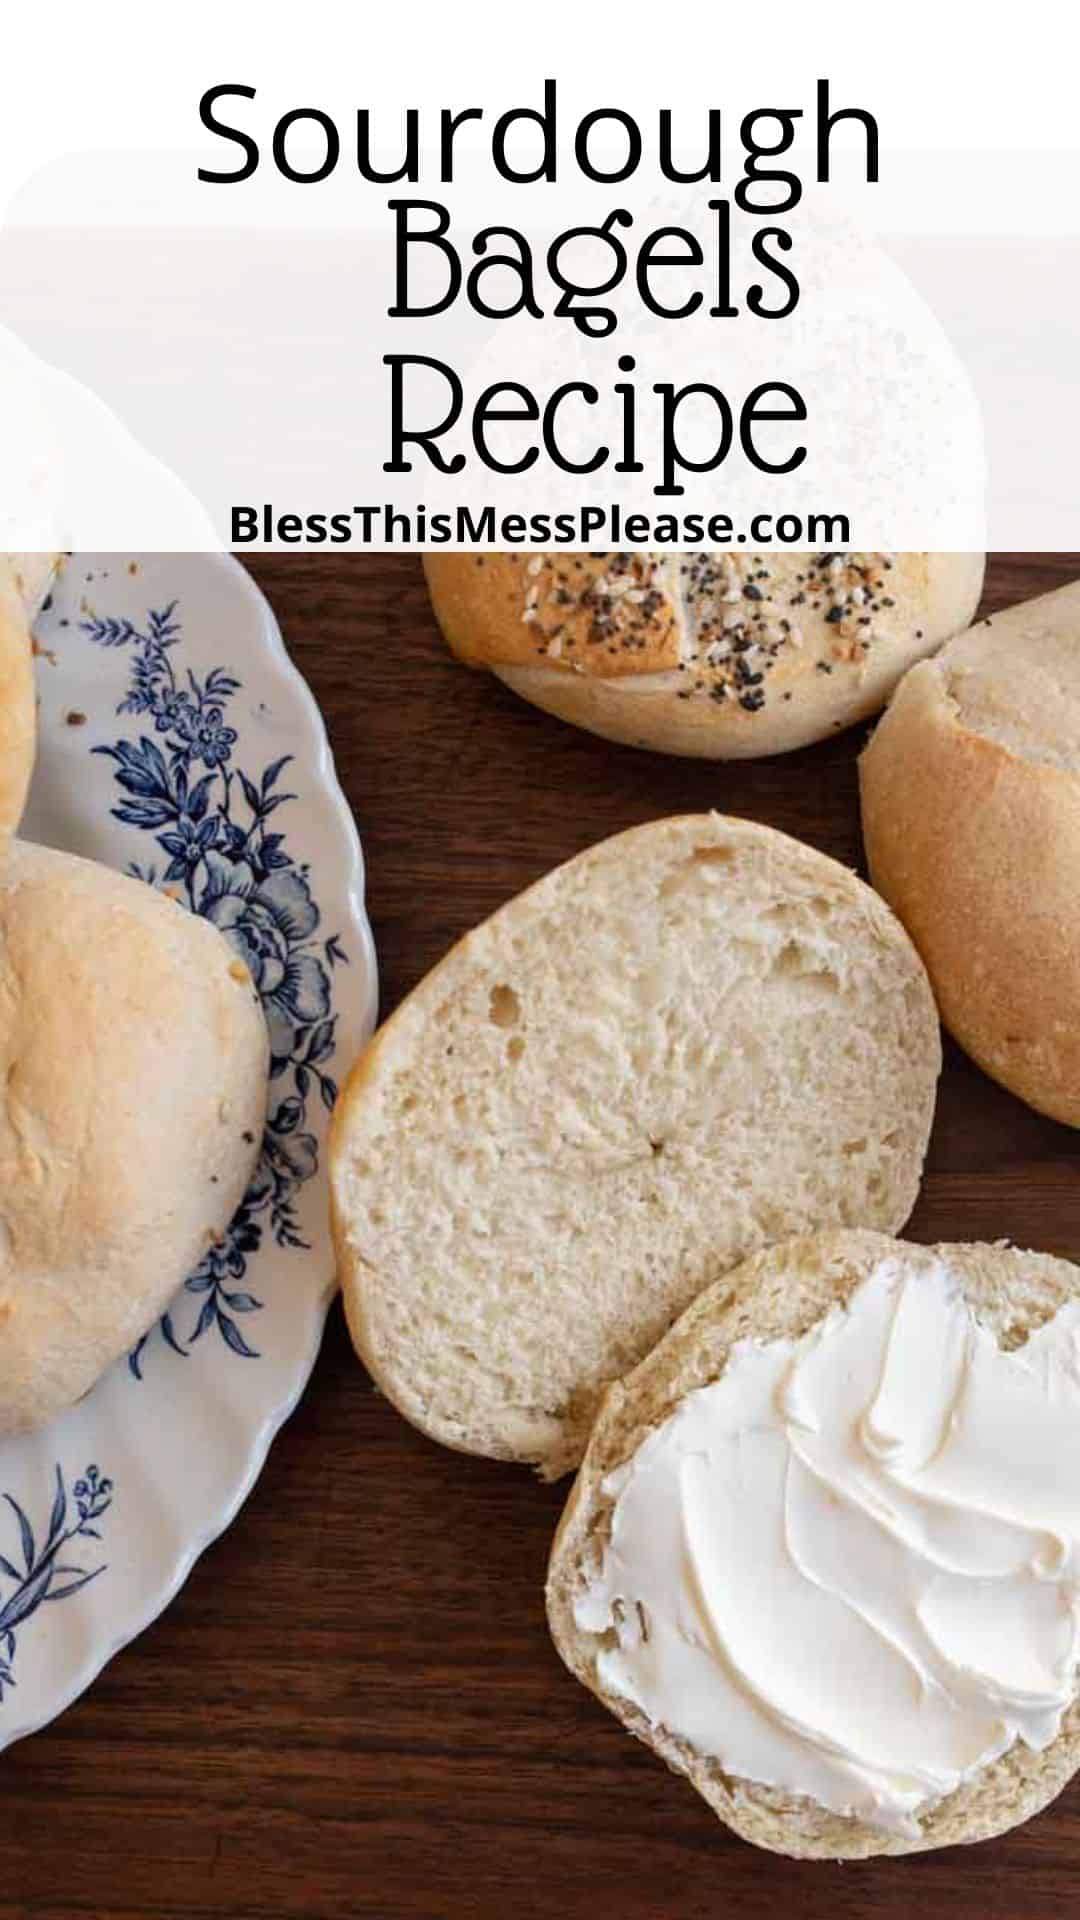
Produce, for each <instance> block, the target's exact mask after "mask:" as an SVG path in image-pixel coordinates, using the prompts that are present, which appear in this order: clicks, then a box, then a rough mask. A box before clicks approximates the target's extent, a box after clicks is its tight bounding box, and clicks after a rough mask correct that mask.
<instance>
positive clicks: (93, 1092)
mask: <svg viewBox="0 0 1080 1920" xmlns="http://www.w3.org/2000/svg"><path fill="white" fill-rule="evenodd" d="M268 1055H269V1048H268V1040H267V1032H266V1023H265V1020H264V1018H263V1013H262V1009H261V1006H260V1004H259V1000H258V997H257V995H256V993H255V990H254V986H253V983H252V980H251V977H250V975H249V973H248V971H247V969H246V967H245V966H244V965H243V963H242V961H240V960H239V959H238V957H237V956H236V954H235V953H234V952H233V951H232V949H231V948H230V946H229V945H228V943H227V941H226V940H225V938H224V936H223V935H222V934H220V933H219V932H218V930H217V929H216V928H215V927H213V926H211V925H210V923H209V922H208V921H205V920H201V919H199V918H198V917H197V916H196V915H195V914H192V913H189V912H188V911H187V910H186V909H185V908H184V907H182V906H179V905H177V904H176V903H175V902H174V901H173V900H171V899H169V898H168V897H167V896H166V895H165V894H164V893H161V892H158V891H157V890H156V889H154V888H153V887H149V886H146V885H144V884H143V883H142V882H141V881H136V880H131V879H128V878H126V877H125V876H124V875H121V874H117V873H114V872H112V871H111V870H110V869H108V868H105V867H98V866H95V865H94V864H93V863H92V862H90V861H87V860H80V859H76V858H74V857H73V856H71V855H69V854H63V853H56V852H53V851H51V850H48V849H46V848H43V847H35V846H29V845H26V844H24V843H22V842H19V841H16V842H14V844H13V845H12V847H11V848H10V850H9V852H8V854H7V857H6V858H5V859H4V861H3V862H2V864H0V1433H11V1432H16V1431H19V1430H21V1429H23V1428H28V1427H33V1426H37V1425H40V1424H41V1423H42V1422H44V1421H46V1420H49V1419H51V1418H52V1416H53V1415H54V1414H57V1413H59V1412H60V1411H62V1409H63V1408H65V1407H67V1406H69V1405H71V1404H72V1403H73V1402H74V1401H75V1400H78V1399H79V1398H80V1397H81V1396H82V1395H83V1394H84V1393H85V1392H87V1390H88V1389H89V1388H90V1387H91V1386H93V1384H94V1382H95V1380H96V1379H97V1378H98V1376H99V1375H100V1374H101V1373H102V1372H103V1371H104V1369H105V1368H106V1367H107V1366H108V1365H109V1364H110V1362H112V1361H113V1360H115V1359H117V1358H118V1357H119V1356H120V1355H121V1354H122V1353H124V1352H125V1351H126V1350H127V1349H128V1347H129V1346H130V1345H131V1344H132V1342H133V1341H135V1340H137V1339H138V1338H139V1336H140V1335H141V1334H142V1333H144V1332H145V1331H146V1329H147V1327H149V1326H150V1325H151V1324H152V1323H153V1321H154V1319H155V1318H156V1316H157V1315H158V1314H159V1313H160V1312H161V1311H162V1310H163V1308H164V1307H165V1306H166V1304H167V1302H168V1300H169V1298H170V1295H171V1294H172V1293H173V1292H174V1291H175V1289H176V1288H177V1287H178V1286H180V1285H181V1283H182V1282H183V1281H184V1280H185V1278H186V1277H187V1276H188V1274H189V1273H191V1272H192V1271H193V1270H194V1269H195V1268H196V1267H197V1266H198V1264H199V1262H200V1261H201V1260H202V1259H203V1258H204V1256H205V1255H206V1253H207V1250H208V1249H209V1247H210V1246H211V1245H212V1244H213V1243H214V1242H215V1241H217V1240H218V1239H219V1238H220V1237H221V1236H222V1235H223V1234H224V1232H225V1231H226V1229H227V1227H228V1225H229V1222H230V1220H231V1219H232V1216H233V1214H234V1213H235V1211H236V1209H237V1207H238V1206H239V1203H240V1201H241V1199H242V1198H243V1195H244V1192H245V1190H246V1187H247V1183H248V1180H249V1178H250V1175H251V1172H252V1169H253V1167H254V1164H255V1161H256V1158H257V1156H258V1152H259V1146H260V1142H261V1138H262V1128H263V1121H264V1116H265V1109H266V1088H267V1071H268Z"/></svg>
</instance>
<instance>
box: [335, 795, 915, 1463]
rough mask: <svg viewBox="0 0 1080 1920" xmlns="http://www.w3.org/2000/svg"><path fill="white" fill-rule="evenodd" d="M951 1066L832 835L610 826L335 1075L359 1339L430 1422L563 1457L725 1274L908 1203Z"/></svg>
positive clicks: (478, 937)
mask: <svg viewBox="0 0 1080 1920" xmlns="http://www.w3.org/2000/svg"><path fill="white" fill-rule="evenodd" d="M940 1065H941V1050H940V1041H939V1036H938V1020H937V1013H936V1010H935V1008H934V1003H933V1000H932V998H931V994H930V989H929V986H928V984H927V980H926V975H925V973H924V971H923V968H922V966H921V964H920V962H919V959H918V956H917V954H916V953H915V951H914V949H913V948H912V946H911V943H910V941H909V940H908V939H907V937H906V935H905V934H904V931H903V928H902V927H901V926H900V925H899V923H898V922H897V921H896V920H895V919H894V918H893V916H892V914H890V913H889V911H888V908H887V907H886V906H885V905H884V903H883V902H882V901H881V900H880V899H879V898H878V896H877V895H876V894H875V893H874V892H873V891H872V889H871V888H869V887H867V886H866V885H865V884H864V883H863V882H862V881H861V880H858V879H857V878H856V877H855V875H854V874H853V873H850V872H849V871H848V870H847V868H846V867H842V866H841V865H840V864H839V863H838V862H837V861H835V860H830V859H828V858H827V857H826V856H825V855H824V854H822V853H819V852H817V851H816V850H815V849H814V848H813V847H807V846H803V845H802V844H801V843H800V842H799V841H797V840H792V839H789V838H788V836H787V835H786V834H782V833H776V832H774V831H773V830H772V829H771V828H769V827H764V826H758V825H756V824H754V823H753V822H751V821H747V820H734V819H728V818H725V817H723V816H722V815H718V814H705V815H687V816H682V817H678V818H674V819H667V820H656V821H652V822H650V823H649V824H648V825H646V826H640V827H635V828H632V829H631V830H630V831H629V832H627V833H622V834H618V835H616V836H615V837H614V838H613V839H610V840H604V841H601V842H600V844H599V845H597V846H594V847H591V848H589V849H588V851H586V852H585V853H582V854H579V855H578V856H577V858H576V859H574V860H571V861H569V862H567V864H566V865H565V866H561V867H557V868H556V869H555V870H554V871H553V872H551V873H549V874H547V875H546V876H545V878H544V879H542V880H540V881H538V882H537V884H536V885H535V886H533V887H531V888H530V889H529V890H528V891H527V892H526V893H524V894H521V895H519V896H518V898H517V899H515V900H511V901H509V902H508V903H507V904H506V905H505V906H503V907H502V908H500V910H499V911H498V912H497V913H496V914H495V915H494V916H493V917H492V918H491V919H490V920H488V921H486V922H485V923H484V924H483V925H482V926H479V927H477V928H476V929H474V931H473V932H472V933H470V934H467V935H466V937H465V939H464V940H462V941H460V942H459V943H458V945H457V946H456V947H454V948H453V949H452V951H451V952H450V953H449V954H448V955H447V956H446V958H445V959H444V960H443V961H441V962H440V964H439V965H438V966H437V967H436V968H435V969H434V971H433V972H432V973H430V974H429V975H428V976H427V978H426V979H425V980H423V981H421V983H420V985H419V986H418V987H417V988H416V989H415V990H414V991H413V993H412V994H410V996H409V997H408V999H407V1000H405V1001H404V1002H403V1003H402V1005H401V1006H400V1007H399V1008H398V1009H397V1011H396V1012H395V1013H394V1014H393V1015H392V1017H391V1018H390V1019H389V1020H388V1021H387V1022H386V1023H385V1024H384V1026H383V1027H382V1028H381V1029H380V1031H379V1033H378V1034H377V1035H376V1036H375V1039H374V1040H373V1041H372V1043H371V1045H370V1046H369V1047H368V1048H367V1050H366V1051H365V1052H364V1053H363V1054H362V1055H361V1057H360V1060H359V1062H358V1063H357V1066H356V1067H355V1069H354V1071H353V1073H352V1074H351V1075H350V1077H349V1080H348V1083H347V1085H346V1086H345V1087H344V1089H343V1091H342V1093H341V1096H340V1099H339V1101H338V1105H337V1109H336V1112H335V1116H334V1123H333V1128H332V1133H331V1143H330V1184H331V1196H332V1203H333V1216H334V1231H335V1240H336V1245H337V1252H338V1267H339V1272H340V1275H341V1284H342V1289H343V1292H344V1297H345V1310H346V1314H347V1316H348V1320H349V1326H350V1330H351V1332H352V1335H353V1339H354V1341H355V1343H356V1346H357V1349H358V1352H359V1354H360V1356H361V1358H362V1359H363V1360H364V1362H365V1363H366V1365H367V1367H368V1368H369V1370H370V1372H371V1373H372V1375H373V1376H374V1378H375V1380H376V1382H377V1383H378V1385H379V1386H380V1387H381V1388H382V1389H383V1391H384V1392H385V1393H386V1394H387V1396H388V1397H389V1398H390V1399H391V1400H392V1401H393V1402H394V1404H395V1405H396V1406H397V1407H398V1408H399V1410H400V1411H401V1412H402V1413H403V1414H404V1415H405V1416H406V1417H407V1418H408V1419H409V1420H411V1421H413V1422H414V1424H415V1425H416V1426H418V1427H420V1428H422V1429H423V1431H424V1432H426V1433H428V1434H430V1435H431V1436H432V1437H433V1438H434V1439H436V1440H439V1441H442V1442H443V1443H444V1444H445V1445H448V1446H451V1447H457V1448H459V1449H461V1450H462V1451H464V1452H467V1453H480V1454H489V1455H494V1456H495V1457H497V1458H504V1459H514V1460H520V1461H524V1462H529V1463H532V1464H535V1465H536V1466H537V1467H538V1468H539V1469H540V1471H541V1473H542V1474H544V1475H545V1476H547V1477H554V1476H556V1475H558V1474H560V1473H564V1472H566V1471H567V1470H568V1469H569V1468H570V1467H573V1466H576V1464H577V1462H578V1461H579V1459H580V1458H581V1454H582V1451H583V1449H584V1446H585V1442H586V1440H587V1438H588V1433H589V1427H590V1425H591V1422H592V1419H593V1415H594V1413H595V1411H596V1408H597V1405H598V1404H599V1401H600V1397H601V1395H602V1393H603V1391H604V1388H605V1387H606V1386H607V1385H608V1383H609V1382H610V1381H611V1380H613V1379H615V1378H617V1377H618V1376H619V1375H621V1374H623V1373H625V1372H626V1371H627V1369H628V1368H629V1367H631V1366H633V1365H634V1364H635V1363H636V1362H637V1361H638V1360H639V1359H640V1358H641V1356H642V1355H643V1354H644V1353H646V1352H647V1351H648V1349H649V1347H650V1346H651V1345H652V1344H653V1342H654V1341H655V1340H656V1339H657V1338H658V1337H659V1335H660V1334H662V1333H663V1332H664V1330H665V1329H666V1328H667V1327H668V1325H669V1324H670V1322H671V1320H672V1319H673V1318H674V1316H675V1315H676V1314H678V1313H681V1312H682V1310H683V1308H684V1307H685V1306H686V1305H687V1304H688V1303H689V1301H691V1300H692V1299H693V1298H694V1296H695V1294H697V1293H698V1292H699V1291H700V1290H701V1288H702V1287H704V1286H705V1285H707V1284H708V1282H709V1281H710V1280H712V1279H714V1278H715V1276H716V1275H717V1274H719V1273H722V1272H724V1271H725V1269H726V1268H728V1267H730V1266H732V1265H734V1264H735V1262H737V1261H738V1260H740V1259H742V1258H743V1257H744V1255H745V1254H747V1253H748V1252H750V1251H751V1250H752V1249H753V1248H756V1247H759V1246H761V1245H763V1244H765V1243H766V1242H769V1241H772V1240H779V1239H783V1238H785V1237H786V1236H787V1235H789V1234H792V1233H798V1232H804V1231H806V1230H807V1229H808V1228H811V1227H818V1226H826V1225H840V1224H859V1225H870V1226H875V1227H880V1228H886V1229H888V1230H890V1231H892V1230H895V1229H897V1228H898V1227H899V1226H900V1225H901V1224H902V1222H903V1221H904V1220H906V1219H907V1216H908V1214H909V1213H910V1211H911V1208H912V1206H913V1204H914V1201H915V1196H916V1193H917V1192H918V1186H919V1178H920V1174H921V1170H922V1163H923V1156H924V1154H925V1151H926V1143H927V1137H928V1134H929V1131H930V1122H931V1118H932V1114H933V1107H934V1094H935V1088H936V1083H937V1076H938V1072H939V1069H940Z"/></svg>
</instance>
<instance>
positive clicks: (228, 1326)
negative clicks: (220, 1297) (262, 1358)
mask: <svg viewBox="0 0 1080 1920" xmlns="http://www.w3.org/2000/svg"><path fill="white" fill-rule="evenodd" d="M218 1327H219V1329H220V1332H221V1337H222V1339H223V1340H224V1342H225V1345H226V1346H227V1347H231V1348H232V1350H233V1352H234V1353H238V1354H239V1355H240V1357H241V1359H243V1360H257V1359H258V1357H259V1356H258V1354H257V1353H256V1351H255V1349H254V1347H249V1346H248V1343H247V1341H246V1340H245V1339H244V1336H243V1334H242V1333H241V1331H240V1329H239V1327H238V1326H237V1325H236V1323H235V1321H233V1320H230V1319H229V1316H228V1314H227V1313H221V1312H219V1313H218Z"/></svg>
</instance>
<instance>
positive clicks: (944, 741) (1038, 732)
mask: <svg viewBox="0 0 1080 1920" xmlns="http://www.w3.org/2000/svg"><path fill="white" fill-rule="evenodd" d="M859 775H860V786H861V792H862V817H863V834H864V838H865V841H866V851H867V856H868V859H869V863H870V872H871V876H872V878H873V881H874V884H875V886H876V887H877V888H878V891H879V892H880V893H881V894H883V895H884V897H885V899H886V900H888V902H889V904H890V905H891V906H892V908H893V909H894V911H895V912H896V914H897V915H898V917H899V918H900V919H901V920H902V921H903V922H904V925H905V926H906V927H907V930H908V932H909V933H910V935H911V938H912V940H913V941H914V943H915V945H916V947H917V948H918V949H919V952H920V954H921V955H922V958H923V961H924V963H925V965H926V968H927V971H928V973H929V975H930V979H931V983H932V985H933V987H934V991H935V995H936V997H937V1001H938V1005H939V1007H940V1009H941V1016H942V1019H943V1021H944V1023H945V1025H946V1026H947V1027H948V1029H949V1031H950V1032H951V1033H952V1034H953V1035H954V1037H955V1038H956V1039H957V1040H958V1041H959V1042H960V1045H961V1046H962V1047H963V1048H964V1049H965V1050H966V1051H967V1052H968V1053H970V1054H971V1056H972V1057H973V1059H975V1060H976V1061H977V1062H978V1064H979V1065H980V1066H981V1067H982V1068H983V1070H984V1072H986V1073H988V1074H990V1075H991V1076H992V1078H993V1079H995V1080H998V1081H1000V1082H1001V1084H1002V1085H1003V1086H1005V1087H1008V1088H1009V1089H1010V1090H1011V1091H1012V1092H1013V1093H1015V1094H1017V1095H1018V1096H1019V1097H1020V1099H1022V1100H1025V1101H1026V1102H1027V1103H1028V1105H1029V1106H1032V1107H1034V1108H1035V1109H1036V1110H1037V1111H1038V1112H1040V1113H1045V1114H1048V1115H1050V1117H1051V1118H1053V1119H1055V1120H1060V1121H1063V1122H1064V1123H1065V1124H1066V1125H1067V1126H1071V1127H1078V1126H1080V1026H1078V1024H1077V1019H1076V1008H1077V1004H1078V1002H1080V939H1078V937H1077V905H1076V900H1077V873H1078V871H1080V583H1076V584H1074V585H1071V586H1067V587H1062V588H1059V589H1058V591H1057V592H1055V593H1049V594H1044V595H1041V596H1040V597H1039V598H1038V599H1036V600H1031V601H1027V602H1025V603H1023V604H1022V605H1020V606H1017V607H1011V608H1009V610H1008V611H1007V612H1006V613H1003V614H995V615H994V616H993V619H992V620H988V621H985V622H983V623H982V624H981V625H979V626H978V627H974V628H972V630H971V631H970V632H969V633H966V634H963V635H961V636H960V638H958V639H957V640H954V641H953V642H952V643H951V644H950V645H949V646H948V647H946V648H945V650H944V652H943V653H942V654H941V655H940V656H939V658H938V659H937V660H933V661H926V662H924V663H923V664H922V665H920V666H917V667H915V668H914V669H913V670H912V671H911V672H910V673H909V674H908V675H907V676H906V678H905V679H904V680H903V682H902V683H901V685H900V686H899V687H898V689H897V692H896V695H895V697H894V699H893V702H892V704H891V706H890V707H889V710H888V712H887V713H886V715H885V717H884V719H883V720H882V721H881V723H880V725H879V726H878V728H877V730H876V731H875V733H874V736H873V738H872V740H871V742H870V745H869V747H868V748H867V750H866V752H865V753H864V754H863V756H862V759H861V761H860V766H859Z"/></svg>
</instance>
